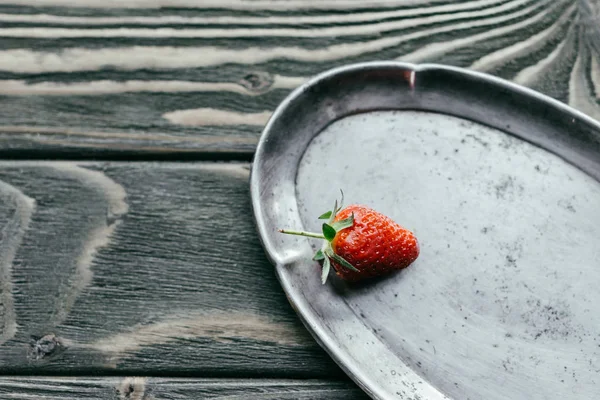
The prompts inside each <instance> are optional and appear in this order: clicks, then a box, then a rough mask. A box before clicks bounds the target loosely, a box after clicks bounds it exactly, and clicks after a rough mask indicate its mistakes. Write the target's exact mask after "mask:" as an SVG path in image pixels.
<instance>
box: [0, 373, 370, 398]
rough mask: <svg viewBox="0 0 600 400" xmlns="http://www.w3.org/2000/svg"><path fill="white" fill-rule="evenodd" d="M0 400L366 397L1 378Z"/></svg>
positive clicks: (311, 384)
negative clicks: (0, 399) (7, 399)
mask: <svg viewBox="0 0 600 400" xmlns="http://www.w3.org/2000/svg"><path fill="white" fill-rule="evenodd" d="M0 398H3V399H5V398H10V399H23V400H25V399H27V400H35V399H45V400H52V399H60V400H67V399H74V400H75V399H77V400H79V399H101V400H126V399H129V400H159V399H160V400H177V399H228V400H246V399H247V400H250V399H256V400H258V399H278V400H279V399H288V400H309V399H310V400H318V399H323V400H337V399H339V400H342V399H344V400H365V399H367V398H368V397H367V396H366V395H365V394H364V393H363V392H362V391H360V389H358V388H356V387H355V386H354V385H353V384H352V383H347V382H331V381H321V380H304V381H301V380H291V379H288V380H271V379H261V380H248V379H241V380H229V379H174V378H146V377H122V378H120V377H110V378H92V377H79V378H37V377H2V378H0Z"/></svg>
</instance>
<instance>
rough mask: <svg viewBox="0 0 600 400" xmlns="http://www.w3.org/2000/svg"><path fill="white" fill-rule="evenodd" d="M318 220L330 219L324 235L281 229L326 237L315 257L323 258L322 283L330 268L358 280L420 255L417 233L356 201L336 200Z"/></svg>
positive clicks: (398, 267) (317, 258) (380, 274)
mask: <svg viewBox="0 0 600 400" xmlns="http://www.w3.org/2000/svg"><path fill="white" fill-rule="evenodd" d="M342 196H343V194H342ZM342 198H343V197H342ZM319 219H326V220H328V222H325V223H323V233H322V234H321V233H311V232H302V231H292V230H286V229H280V230H279V231H280V232H281V233H286V234H291V235H301V236H307V237H313V238H319V239H324V240H325V243H324V245H323V247H322V248H321V249H320V250H319V251H317V253H316V254H315V256H314V257H313V259H314V260H316V261H323V269H322V274H321V281H322V283H323V284H324V283H325V282H326V280H327V277H328V275H329V270H330V268H331V267H333V269H334V271H335V272H336V274H337V276H339V277H340V278H342V279H344V280H346V281H351V282H356V281H359V280H362V279H366V278H373V277H376V276H382V275H386V274H389V273H391V272H392V271H396V270H400V269H403V268H406V267H408V266H409V265H410V264H412V262H413V261H415V260H416V259H417V257H418V256H419V242H418V241H417V238H416V237H415V236H414V234H413V233H412V232H411V231H409V230H407V229H405V228H403V227H402V226H400V225H399V224H397V223H396V222H394V221H393V220H392V219H391V218H389V217H387V216H385V215H383V214H381V213H379V212H377V211H375V210H373V209H372V208H369V207H366V206H363V205H356V204H353V205H349V206H347V207H345V208H343V209H342V207H341V206H339V207H338V204H337V201H336V204H335V206H334V208H333V210H332V211H328V212H326V213H324V214H323V215H321V216H320V217H319Z"/></svg>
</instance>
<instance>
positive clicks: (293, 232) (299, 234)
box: [279, 229, 325, 239]
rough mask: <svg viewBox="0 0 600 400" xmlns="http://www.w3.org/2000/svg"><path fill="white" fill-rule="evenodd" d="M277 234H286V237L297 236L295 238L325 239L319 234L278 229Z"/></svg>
mask: <svg viewBox="0 0 600 400" xmlns="http://www.w3.org/2000/svg"><path fill="white" fill-rule="evenodd" d="M279 232H281V233H287V234H288V235H297V236H306V237H311V238H316V239H325V236H323V234H321V233H313V232H303V231H293V230H290V229H280V230H279Z"/></svg>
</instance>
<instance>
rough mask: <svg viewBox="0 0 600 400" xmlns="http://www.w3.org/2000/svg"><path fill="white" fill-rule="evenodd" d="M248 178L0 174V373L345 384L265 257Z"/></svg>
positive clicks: (53, 167) (30, 168) (93, 171)
mask: <svg viewBox="0 0 600 400" xmlns="http://www.w3.org/2000/svg"><path fill="white" fill-rule="evenodd" d="M248 168H249V165H248V164H243V163H234V164H221V163H190V164H169V163H84V164H80V163H79V164H78V163H66V162H37V163H35V162H3V163H0V199H1V200H2V201H1V202H0V215H2V216H5V217H4V218H3V219H2V221H3V224H4V226H3V228H2V233H3V235H2V237H1V238H0V262H1V264H0V266H1V268H2V270H1V272H2V276H3V281H2V285H0V310H4V312H3V313H0V338H2V339H3V342H4V343H3V344H1V343H0V344H1V346H0V371H2V372H3V373H10V374H39V373H44V374H53V375H56V374H98V373H110V374H123V373H127V374H141V375H155V376H156V375H161V376H177V375H194V376H205V377H210V376H225V377H227V376H229V377H238V378H241V377H273V378H289V377H293V378H335V379H340V378H344V374H343V373H342V372H341V370H340V369H339V368H338V367H337V366H336V365H335V364H334V363H333V361H331V360H330V358H329V357H328V356H327V355H326V354H325V352H324V351H323V350H322V349H321V348H320V347H319V346H318V345H317V344H316V342H315V341H314V340H313V339H312V337H311V336H310V335H309V334H308V333H307V331H306V329H305V328H304V327H303V326H302V324H301V323H300V322H299V319H298V317H297V316H296V314H295V313H294V311H293V310H292V309H291V307H290V306H289V303H288V301H287V299H286V298H285V296H284V294H283V292H282V290H281V287H280V286H279V284H278V282H277V280H276V278H275V271H274V268H273V266H272V265H271V264H270V263H269V262H268V261H267V260H266V258H265V256H264V253H263V251H262V248H261V246H260V243H259V239H258V237H257V234H256V232H255V227H254V224H253V222H252V214H251V209H250V204H249V202H250V199H249V193H248ZM4 278H6V280H5V279H4Z"/></svg>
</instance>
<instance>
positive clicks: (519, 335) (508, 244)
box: [250, 62, 600, 400]
mask: <svg viewBox="0 0 600 400" xmlns="http://www.w3.org/2000/svg"><path fill="white" fill-rule="evenodd" d="M599 180H600V125H599V124H598V123H597V122H596V121H594V120H592V119H591V118H588V117H586V116H585V115H583V114H581V113H579V112H577V111H575V110H573V109H571V108H569V107H568V106H566V105H564V104H562V103H560V102H558V101H555V100H553V99H551V98H549V97H546V96H544V95H541V94H539V93H537V92H534V91H532V90H529V89H526V88H524V87H521V86H518V85H515V84H512V83H509V82H506V81H504V80H501V79H498V78H494V77H492V76H489V75H485V74H481V73H475V72H471V71H468V70H463V69H459V68H453V67H448V66H442V65H410V64H403V63H396V62H374V63H365V64H357V65H350V66H346V67H343V68H338V69H334V70H331V71H328V72H325V73H323V74H321V75H319V76H317V77H316V78H314V79H312V80H311V81H310V82H308V83H306V84H305V85H303V86H302V87H300V88H298V89H297V90H295V91H294V92H293V93H292V94H290V95H289V96H288V97H287V98H286V99H285V101H283V103H282V104H281V105H280V106H279V108H278V109H277V110H276V111H275V113H274V114H273V116H272V118H271V119H270V121H269V122H268V124H267V126H266V127H265V129H264V132H263V135H262V137H261V139H260V142H259V145H258V148H257V151H256V155H255V159H254V163H253V167H252V173H251V179H250V184H251V196H252V204H253V210H254V214H255V219H256V223H257V228H258V231H259V233H260V237H261V240H262V243H263V246H264V248H265V250H266V253H267V255H268V257H269V259H270V260H271V262H272V263H273V264H274V265H276V270H277V276H278V278H279V280H280V282H281V285H282V287H283V289H284V291H285V293H286V294H287V296H288V298H289V301H290V303H291V304H292V306H293V307H294V309H295V310H296V311H297V313H298V315H299V316H300V317H301V319H302V321H303V322H304V324H305V325H306V327H307V328H308V329H309V331H310V332H311V333H312V335H313V336H314V338H315V339H316V340H317V341H318V343H319V344H320V345H321V346H322V347H323V348H324V349H325V350H326V351H327V352H328V353H329V354H330V355H331V357H332V358H333V359H334V360H335V361H336V362H337V363H338V364H339V365H340V366H341V367H342V368H343V369H344V371H345V372H346V373H347V374H348V375H349V376H350V377H351V378H352V379H353V380H354V381H355V382H356V383H357V384H358V385H359V386H360V387H361V388H362V389H363V390H365V391H366V392H367V393H368V394H369V395H370V396H371V397H372V398H375V399H393V398H398V399H415V400H417V399H421V400H425V399H430V400H437V399H455V400H458V399H461V400H463V399H488V400H500V399H502V400H506V399H510V400H519V399H523V400H525V399H527V400H536V399H540V400H541V399H544V400H548V399H567V398H568V399H591V398H597V396H598V394H599V393H600V289H599V288H600V183H599ZM339 189H343V190H344V192H345V195H346V200H347V202H348V203H363V204H367V205H369V206H371V207H373V208H375V209H377V210H379V211H381V212H383V213H384V214H387V215H389V216H390V217H392V218H393V219H394V220H396V221H397V222H398V223H400V224H401V225H404V226H406V227H407V228H409V229H411V230H413V231H414V232H415V234H416V235H417V237H418V239H419V241H420V245H421V254H420V257H419V258H418V259H417V261H416V262H415V263H413V265H411V266H410V267H409V268H407V269H405V270H403V271H401V272H398V273H395V274H393V275H391V276H389V277H387V278H385V279H379V280H377V281H373V282H368V283H363V284H354V285H351V284H346V283H344V282H342V281H340V280H338V279H336V277H335V276H333V275H332V276H331V277H330V280H329V281H328V282H327V284H325V285H321V283H320V279H319V266H318V264H316V262H314V261H311V256H312V254H313V252H314V250H315V249H316V247H317V245H318V244H317V243H315V242H316V241H315V240H314V239H310V238H304V237H296V236H289V235H283V234H280V233H278V232H277V229H278V228H292V229H306V230H317V231H318V230H319V222H318V220H317V216H319V215H320V214H321V213H322V212H324V211H326V210H328V209H329V208H330V207H331V206H332V203H333V201H334V199H335V198H336V197H339Z"/></svg>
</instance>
